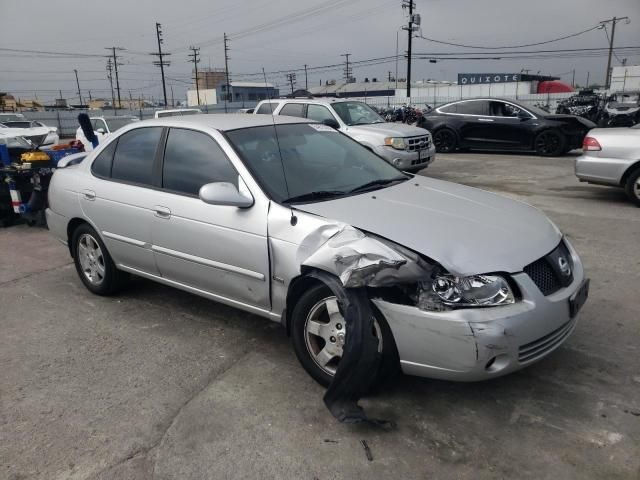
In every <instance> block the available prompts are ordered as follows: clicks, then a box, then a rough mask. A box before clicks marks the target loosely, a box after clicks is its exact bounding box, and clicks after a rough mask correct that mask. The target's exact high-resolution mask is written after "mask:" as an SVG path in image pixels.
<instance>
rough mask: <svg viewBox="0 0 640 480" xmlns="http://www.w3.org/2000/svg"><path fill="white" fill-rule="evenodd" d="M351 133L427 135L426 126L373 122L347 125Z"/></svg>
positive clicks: (395, 135)
mask: <svg viewBox="0 0 640 480" xmlns="http://www.w3.org/2000/svg"><path fill="white" fill-rule="evenodd" d="M347 131H348V132H349V133H350V134H354V135H356V134H358V133H366V134H372V133H375V134H378V135H381V136H385V137H416V136H419V135H427V134H428V133H429V132H427V130H425V129H424V128H420V127H413V126H411V125H405V124H404V123H388V122H387V123H371V124H369V125H351V126H349V127H347Z"/></svg>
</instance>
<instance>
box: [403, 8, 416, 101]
mask: <svg viewBox="0 0 640 480" xmlns="http://www.w3.org/2000/svg"><path fill="white" fill-rule="evenodd" d="M413 7H415V2H414V1H413V0H403V1H402V8H403V9H405V8H408V9H409V24H408V25H407V26H406V27H402V29H403V30H406V31H407V97H408V98H409V102H411V41H412V39H413V30H414V26H413V24H414V18H413Z"/></svg>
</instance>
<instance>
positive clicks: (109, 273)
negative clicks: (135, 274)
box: [71, 223, 129, 296]
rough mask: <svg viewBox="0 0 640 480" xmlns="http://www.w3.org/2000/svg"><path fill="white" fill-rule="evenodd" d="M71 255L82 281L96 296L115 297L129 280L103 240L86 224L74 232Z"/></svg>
mask: <svg viewBox="0 0 640 480" xmlns="http://www.w3.org/2000/svg"><path fill="white" fill-rule="evenodd" d="M71 255H72V256H73V262H74V264H75V266H76V271H77V272H78V276H79V277H80V280H82V283H84V286H85V287H87V289H88V290H89V291H90V292H92V293H95V294H96V295H104V296H106V295H113V294H114V293H116V292H118V291H119V290H120V289H121V288H122V287H123V286H124V285H125V284H126V282H127V280H128V279H129V274H128V273H126V272H122V271H120V270H118V269H117V268H116V265H115V263H114V262H113V259H112V258H111V255H109V252H108V251H107V247H106V246H105V244H104V243H103V242H102V239H101V238H100V236H99V235H98V234H97V233H96V231H95V230H94V229H93V228H92V227H91V226H90V225H87V224H86V223H85V224H83V225H80V226H79V227H77V228H76V229H75V230H74V232H73V235H72V237H71Z"/></svg>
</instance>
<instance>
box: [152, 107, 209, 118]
mask: <svg viewBox="0 0 640 480" xmlns="http://www.w3.org/2000/svg"><path fill="white" fill-rule="evenodd" d="M200 113H202V110H200V109H199V108H174V109H172V110H158V111H156V113H154V115H153V118H163V117H182V116H185V115H198V114H200Z"/></svg>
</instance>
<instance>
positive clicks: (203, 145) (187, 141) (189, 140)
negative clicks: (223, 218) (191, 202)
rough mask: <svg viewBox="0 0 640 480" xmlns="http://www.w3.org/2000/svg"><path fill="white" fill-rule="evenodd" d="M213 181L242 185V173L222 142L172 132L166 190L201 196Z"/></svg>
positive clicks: (190, 132) (191, 133) (165, 171)
mask: <svg viewBox="0 0 640 480" xmlns="http://www.w3.org/2000/svg"><path fill="white" fill-rule="evenodd" d="M212 182H229V183H233V184H234V185H236V186H237V185H238V173H237V172H236V170H235V169H234V168H233V165H231V162H230V161H229V159H228V158H227V156H226V155H225V153H224V152H223V151H222V149H221V148H220V146H219V145H218V143H217V142H216V141H215V140H214V139H213V138H211V137H210V136H209V135H207V134H205V133H202V132H196V131H194V130H186V129H182V128H172V129H171V130H169V136H168V138H167V146H166V147H165V151H164V165H163V167H162V186H163V188H166V189H168V190H173V191H176V192H181V193H186V194H189V195H198V191H199V190H200V187H202V186H203V185H205V184H207V183H212Z"/></svg>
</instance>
